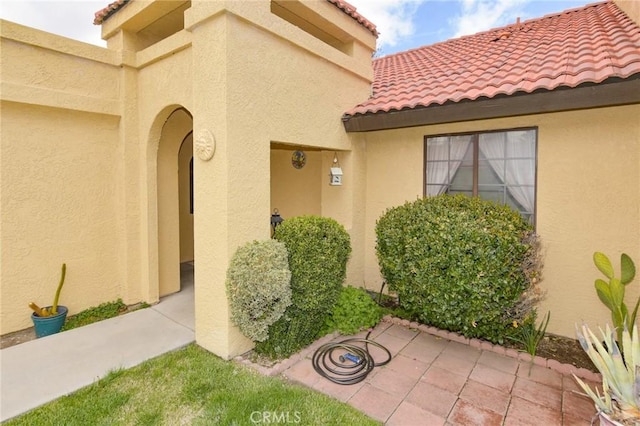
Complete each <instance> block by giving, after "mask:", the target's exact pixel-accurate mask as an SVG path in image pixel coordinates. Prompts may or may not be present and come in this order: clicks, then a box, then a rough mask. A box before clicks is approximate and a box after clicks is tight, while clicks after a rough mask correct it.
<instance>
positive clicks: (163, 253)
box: [157, 108, 194, 297]
mask: <svg viewBox="0 0 640 426" xmlns="http://www.w3.org/2000/svg"><path fill="white" fill-rule="evenodd" d="M192 153H193V118H192V117H191V114H190V113H189V112H188V111H187V110H186V109H184V108H178V109H176V110H175V111H173V112H172V113H171V114H170V115H169V117H168V118H167V119H166V121H165V123H164V125H163V127H162V132H161V135H160V140H159V145H158V156H157V206H158V210H157V211H158V287H159V288H158V293H159V296H160V297H162V296H166V295H168V294H172V293H175V292H177V291H180V289H181V281H182V282H184V279H183V280H181V270H182V276H183V278H184V275H185V274H187V275H190V277H188V278H190V283H192V282H193V266H194V265H193V260H194V255H193V212H194V203H193V201H194V200H193V173H192V171H193V161H192V155H193V154H192Z"/></svg>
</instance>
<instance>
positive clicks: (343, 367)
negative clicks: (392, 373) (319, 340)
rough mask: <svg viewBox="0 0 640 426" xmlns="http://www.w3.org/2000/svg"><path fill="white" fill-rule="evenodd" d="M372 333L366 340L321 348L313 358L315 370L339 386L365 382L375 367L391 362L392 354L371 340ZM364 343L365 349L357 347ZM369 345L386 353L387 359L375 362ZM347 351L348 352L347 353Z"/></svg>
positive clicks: (347, 341) (344, 341)
mask: <svg viewBox="0 0 640 426" xmlns="http://www.w3.org/2000/svg"><path fill="white" fill-rule="evenodd" d="M370 334H371V331H369V333H367V336H366V337H365V338H364V339H360V338H352V339H346V340H342V341H340V342H331V343H327V344H324V345H322V346H320V347H319V348H318V349H317V350H316V351H315V352H314V353H313V358H312V360H311V361H312V363H313V369H314V370H316V372H317V373H318V374H320V375H321V376H322V377H325V378H326V379H328V380H330V381H332V382H333V383H337V384H339V385H353V384H356V383H360V382H361V381H363V380H364V379H365V378H366V377H367V375H369V373H371V371H372V370H373V368H374V367H380V366H383V365H385V364H387V363H389V361H391V352H389V349H387V348H385V347H384V346H382V345H381V344H380V343H378V342H374V341H373V340H369V335H370ZM356 343H364V347H362V346H358V345H356ZM369 345H372V346H375V347H377V348H379V349H381V350H382V351H383V352H385V353H386V355H387V358H386V359H385V360H384V361H381V362H375V360H374V359H373V357H372V356H371V353H370V352H369ZM345 351H346V352H345Z"/></svg>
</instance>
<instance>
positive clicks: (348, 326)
mask: <svg viewBox="0 0 640 426" xmlns="http://www.w3.org/2000/svg"><path fill="white" fill-rule="evenodd" d="M381 318H382V309H381V308H380V307H379V306H378V305H377V304H376V302H374V301H373V299H372V298H371V296H369V293H367V291H366V290H364V289H362V288H355V287H351V286H349V287H342V290H341V291H340V298H339V299H338V303H336V305H335V306H334V308H333V312H332V313H331V315H329V316H328V317H327V318H326V319H325V322H324V328H323V334H328V333H332V332H334V331H339V332H340V333H341V334H344V335H349V334H356V333H357V332H359V331H361V330H365V329H367V328H370V327H373V326H375V325H376V324H377V323H378V322H379V321H380V319H381Z"/></svg>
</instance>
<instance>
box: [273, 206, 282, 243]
mask: <svg viewBox="0 0 640 426" xmlns="http://www.w3.org/2000/svg"><path fill="white" fill-rule="evenodd" d="M282 222H284V219H283V218H282V217H281V216H280V212H278V209H273V214H272V215H271V238H273V236H274V235H275V233H276V228H277V227H278V225H280V224H281V223H282Z"/></svg>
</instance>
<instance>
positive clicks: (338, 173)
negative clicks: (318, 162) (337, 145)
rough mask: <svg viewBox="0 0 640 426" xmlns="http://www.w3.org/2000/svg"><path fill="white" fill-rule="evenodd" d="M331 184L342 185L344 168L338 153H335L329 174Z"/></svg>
mask: <svg viewBox="0 0 640 426" xmlns="http://www.w3.org/2000/svg"><path fill="white" fill-rule="evenodd" d="M329 185H332V186H340V185H342V168H341V167H340V163H338V154H336V153H334V154H333V165H332V166H331V173H330V174H329Z"/></svg>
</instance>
